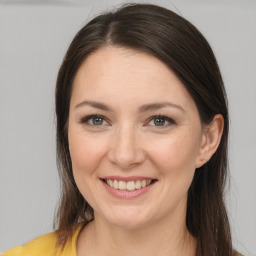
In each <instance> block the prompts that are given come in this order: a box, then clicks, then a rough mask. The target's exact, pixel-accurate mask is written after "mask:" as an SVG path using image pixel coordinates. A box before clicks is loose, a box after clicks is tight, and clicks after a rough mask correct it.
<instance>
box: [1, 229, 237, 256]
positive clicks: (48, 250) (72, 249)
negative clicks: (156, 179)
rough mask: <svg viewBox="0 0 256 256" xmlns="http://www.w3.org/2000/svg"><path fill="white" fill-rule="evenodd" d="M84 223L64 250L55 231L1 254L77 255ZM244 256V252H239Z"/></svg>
mask: <svg viewBox="0 0 256 256" xmlns="http://www.w3.org/2000/svg"><path fill="white" fill-rule="evenodd" d="M82 227H83V225H80V226H79V227H78V228H77V230H76V231H75V233H74V235H73V237H72V239H71V240H69V241H68V242H67V243H66V245H65V247H64V249H63V251H61V250H60V249H59V248H57V247H56V241H57V236H56V234H55V233H54V232H52V233H48V234H45V235H43V236H39V237H37V238H35V239H33V240H31V241H30V242H28V243H27V244H25V245H23V246H17V247H14V248H12V249H9V250H7V251H6V252H4V253H3V254H2V255H1V256H76V244H77V237H78V235H79V233H80V230H81V228H82ZM237 256H242V254H239V253H238V254H237Z"/></svg>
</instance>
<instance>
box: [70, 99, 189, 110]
mask: <svg viewBox="0 0 256 256" xmlns="http://www.w3.org/2000/svg"><path fill="white" fill-rule="evenodd" d="M86 105H87V106H91V107H93V108H98V109H101V110H104V111H111V112H113V109H112V108H110V107H108V106H107V105H105V104H104V103H101V102H97V101H88V100H85V101H82V102H81V103H79V104H77V105H76V106H75V109H76V108H79V107H82V106H86ZM166 107H172V108H176V109H178V110H180V111H182V112H185V110H184V108H183V107H181V106H180V105H177V104H174V103H171V102H159V103H152V104H145V105H142V106H140V107H139V109H138V112H139V113H143V112H148V111H152V110H157V109H160V108H166Z"/></svg>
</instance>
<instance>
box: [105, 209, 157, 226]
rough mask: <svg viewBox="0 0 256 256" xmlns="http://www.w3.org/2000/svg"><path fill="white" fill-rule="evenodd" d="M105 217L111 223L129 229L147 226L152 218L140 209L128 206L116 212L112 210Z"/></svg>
mask: <svg viewBox="0 0 256 256" xmlns="http://www.w3.org/2000/svg"><path fill="white" fill-rule="evenodd" d="M103 217H104V219H105V221H107V222H108V223H110V224H111V225H113V226H116V227H119V228H123V229H127V230H131V229H137V228H140V227H143V226H146V225H147V224H149V223H150V222H151V220H152V218H150V217H149V216H148V214H146V213H142V212H141V211H138V210H137V211H136V210H135V211H132V210H131V209H129V210H128V209H127V208H126V207H125V208H124V209H123V210H119V211H116V212H115V213H113V212H111V213H110V214H108V216H107V215H105V216H103Z"/></svg>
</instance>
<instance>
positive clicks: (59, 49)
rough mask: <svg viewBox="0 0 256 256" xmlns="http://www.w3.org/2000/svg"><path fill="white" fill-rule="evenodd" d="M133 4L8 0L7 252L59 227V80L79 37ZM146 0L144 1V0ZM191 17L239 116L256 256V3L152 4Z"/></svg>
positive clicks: (241, 200)
mask: <svg viewBox="0 0 256 256" xmlns="http://www.w3.org/2000/svg"><path fill="white" fill-rule="evenodd" d="M122 2H124V1H117V0H116V1H115V0H112V1H111V0H109V1H108V0H105V1H92V0H91V1H89V0H88V1H86V0H79V1H61V0H59V1H58V0H56V1H46V0H45V1H36V0H34V1H11V0H8V1H1V0H0V129H1V130H0V131H1V132H0V207H1V208H0V252H3V251H4V250H6V249H7V248H10V247H13V246H16V245H20V244H23V243H25V242H27V241H28V240H30V239H32V238H34V237H35V236H38V235H41V234H43V233H46V232H50V231H51V230H52V217H53V214H54V209H55V204H56V201H57V198H58V191H59V188H58V176H57V170H56V163H55V131H54V129H55V122H54V85H55V80H56V75H57V71H58V68H59V66H60V63H61V61H62V58H63V55H64V53H65V51H66V49H67V47H68V45H69V43H70V41H71V40H72V38H73V36H74V35H75V33H76V32H77V31H78V30H79V29H80V28H81V27H82V26H83V25H84V24H85V23H86V21H88V20H89V19H90V18H92V17H93V16H94V15H95V14H97V13H99V12H101V11H103V10H106V9H111V8H112V7H114V6H116V5H119V4H120V3H122ZM138 2H143V1H138ZM147 2H150V3H156V4H160V5H162V6H165V7H168V8H170V9H172V10H174V11H176V12H178V13H180V14H181V15H182V16H184V17H185V18H187V19H189V20H190V21H191V22H192V23H193V24H194V25H196V26H197V27H198V28H199V30H201V32H202V33H203V34H204V35H205V36H206V38H207V39H208V40H209V42H210V44H211V45H212V47H213V50H214V52H215V53H216V56H217V59H218V61H219V64H220V67H221V70H222V73H223V77H224V81H225V84H226V88H227V92H228V97H229V105H230V114H231V136H230V170H231V182H230V188H229V190H228V191H227V204H228V209H229V214H230V220H231V226H232V233H233V240H234V244H235V246H236V247H237V248H238V249H239V250H240V251H241V252H242V253H244V254H245V255H248V256H252V255H254V256H255V255H256V199H255V198H256V186H255V185H256V148H255V144H256V113H255V112H256V100H255V98H256V76H255V73H256V50H255V47H256V1H255V0H253V1H250V0H240V1H238V0H236V1H235V0H229V1H227V0H226V1H225V0H222V1H221V0H215V1H214V0H211V1H210V0H208V1H207V0H201V1H200V0H197V1H196V0H187V1H185V0H183V1H181V0H179V1H178V0H168V1H164V0H163V1H160V0H159V1H147Z"/></svg>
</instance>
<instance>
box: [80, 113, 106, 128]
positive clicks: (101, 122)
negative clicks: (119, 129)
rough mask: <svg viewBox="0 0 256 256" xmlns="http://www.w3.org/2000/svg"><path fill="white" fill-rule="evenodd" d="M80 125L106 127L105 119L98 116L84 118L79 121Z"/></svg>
mask: <svg viewBox="0 0 256 256" xmlns="http://www.w3.org/2000/svg"><path fill="white" fill-rule="evenodd" d="M80 123H82V124H87V125H90V126H96V127H97V126H98V127H99V126H106V125H108V122H107V121H106V120H105V118H104V117H103V116H100V115H89V116H86V117H84V118H83V119H81V121H80Z"/></svg>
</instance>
